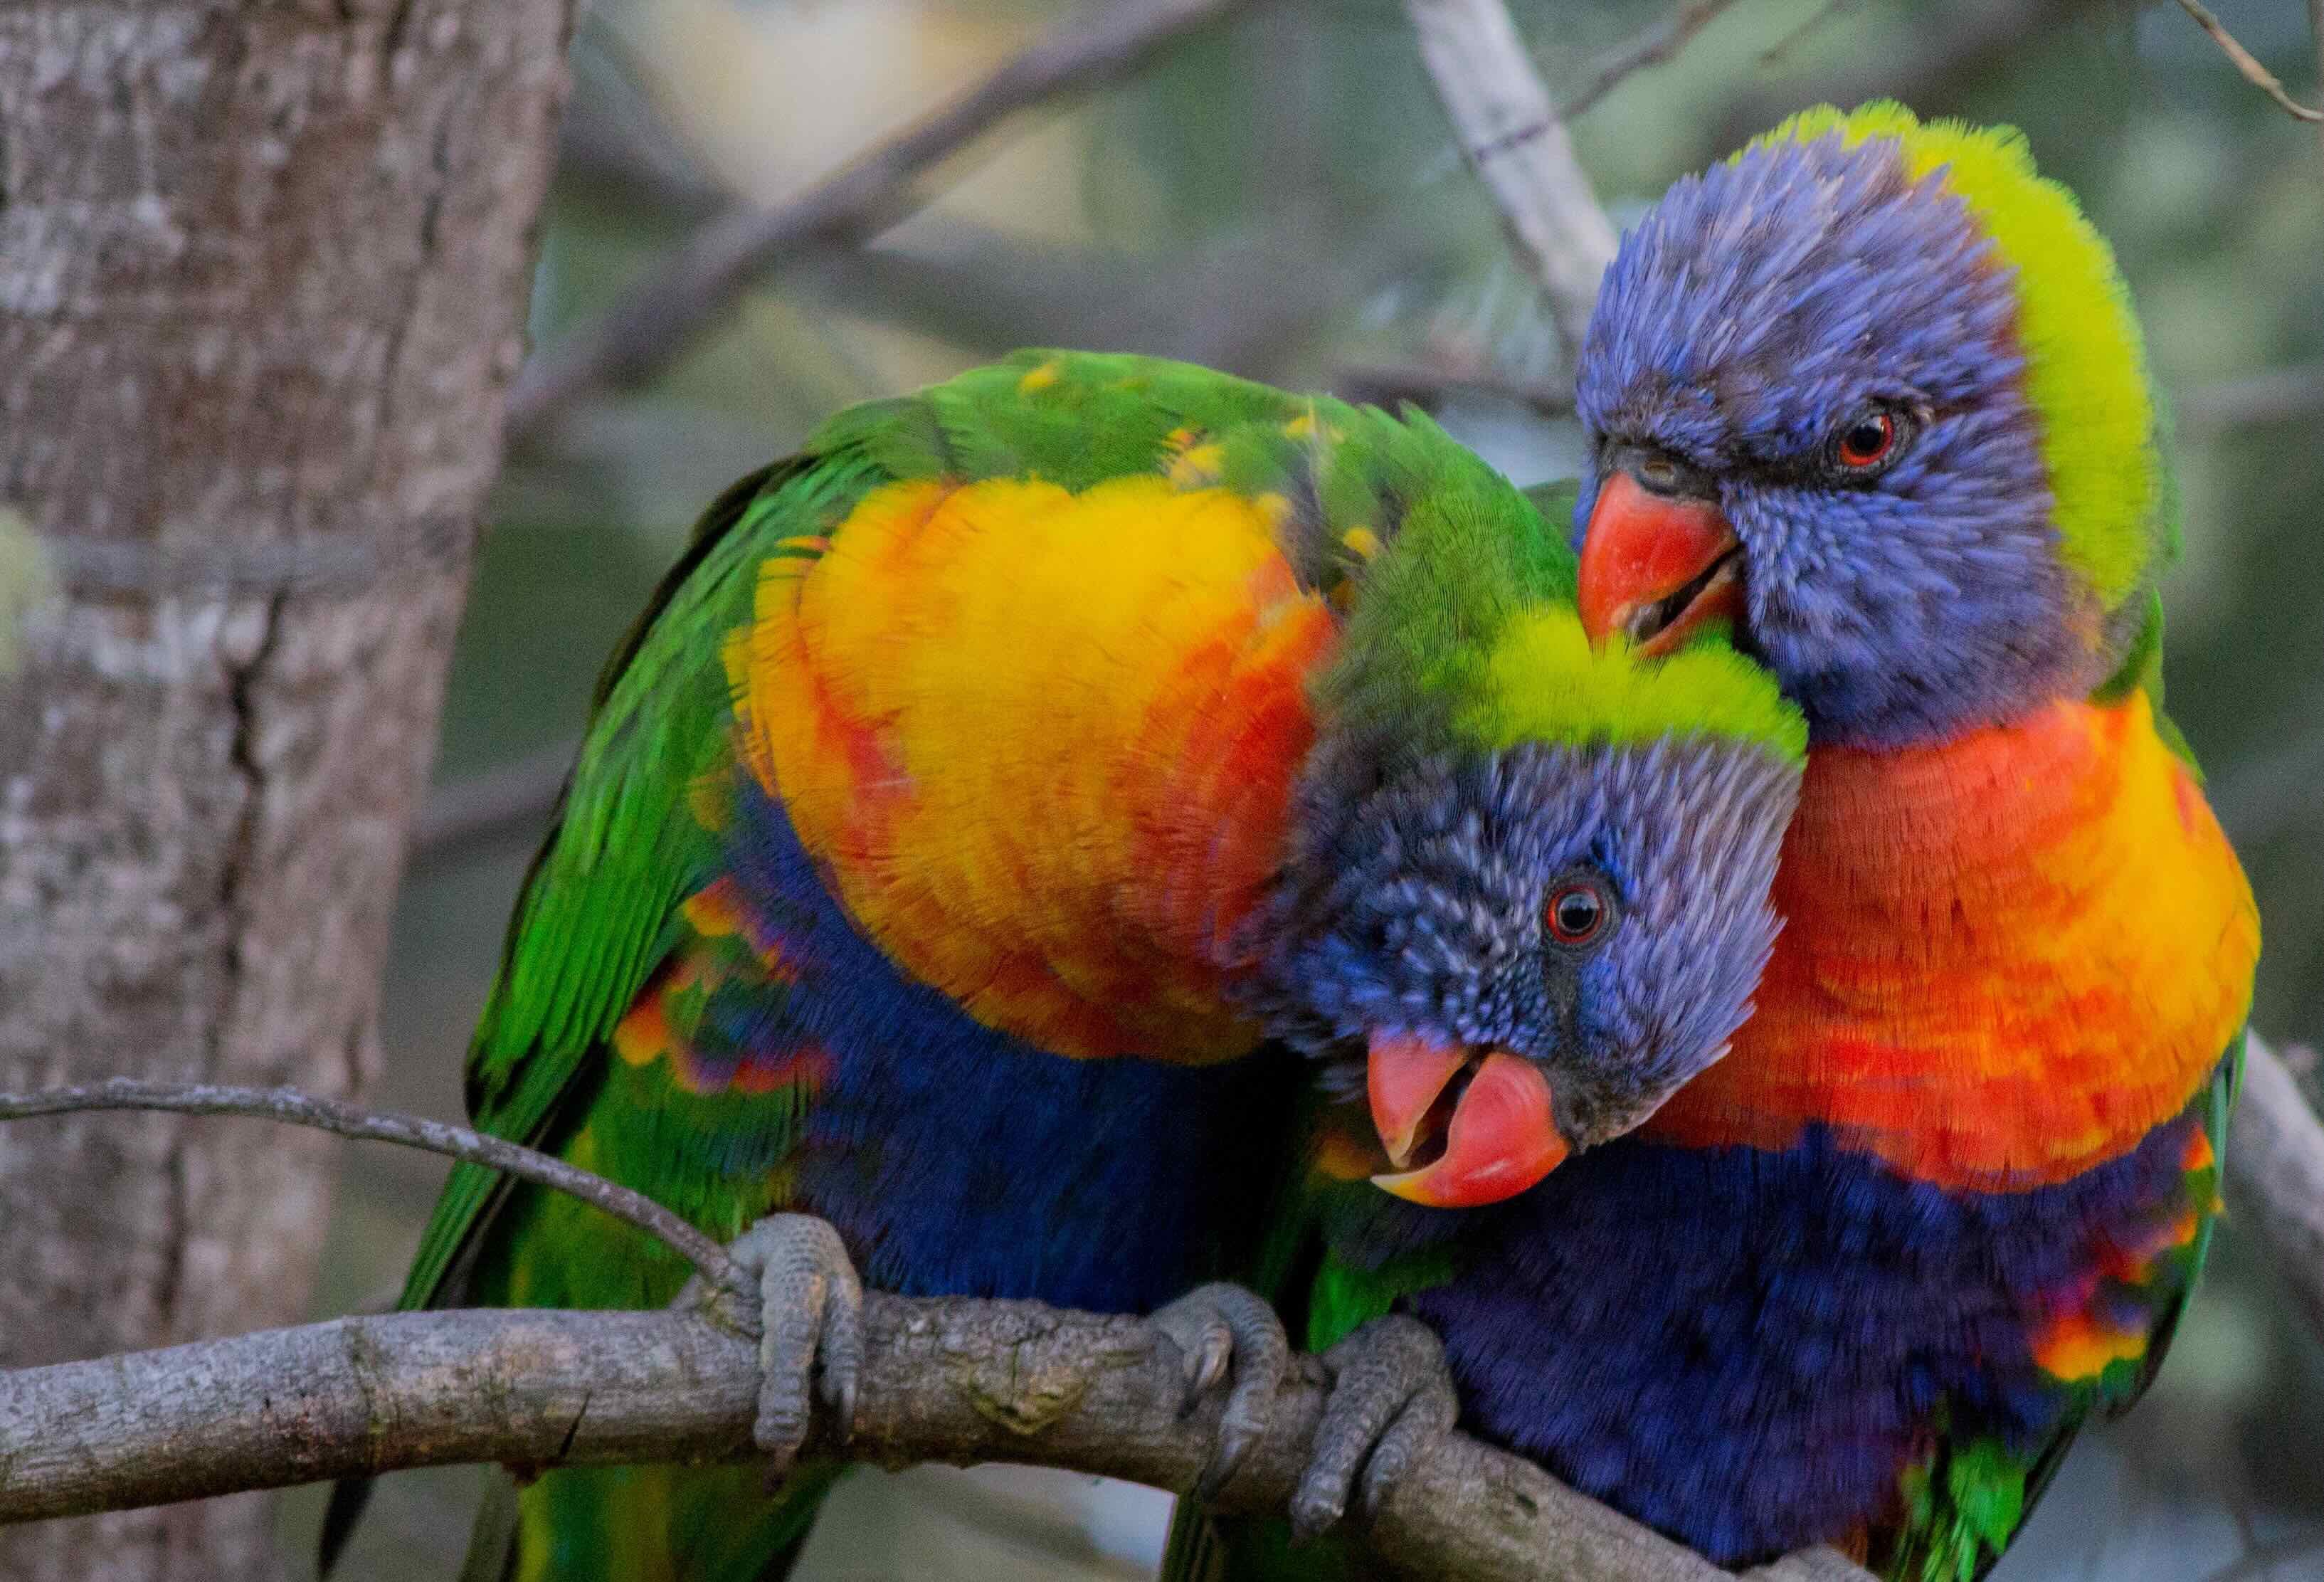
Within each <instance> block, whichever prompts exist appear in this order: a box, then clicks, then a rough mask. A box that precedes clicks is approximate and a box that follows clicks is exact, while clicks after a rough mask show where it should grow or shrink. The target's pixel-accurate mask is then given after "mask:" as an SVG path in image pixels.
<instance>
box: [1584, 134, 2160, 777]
mask: <svg viewBox="0 0 2324 1582" xmlns="http://www.w3.org/2000/svg"><path fill="white" fill-rule="evenodd" d="M2078 365H2079V369H2080V384H2082V385H2083V386H2084V387H2083V388H2081V389H2077V388H2075V386H2076V384H2077V382H2078V381H2077V379H2076V373H2077V367H2078ZM2091 386H2097V387H2098V388H2090V387H2091ZM2126 386H2127V387H2128V388H2125V387H2126ZM1578 402H1579V407H1580V411H1581V415H1582V421H1584V423H1585V424H1586V425H1587V426H1588V428H1589V430H1590V432H1591V439H1592V442H1593V446H1594V458H1595V462H1596V466H1595V467H1594V468H1593V469H1592V472H1591V476H1588V477H1586V478H1585V479H1584V481H1583V486H1582V495H1581V499H1580V502H1579V505H1578V507H1577V512H1576V516H1575V523H1576V528H1577V531H1578V532H1582V533H1583V535H1584V542H1583V569H1582V608H1583V613H1584V618H1585V620H1586V621H1589V622H1590V623H1591V626H1592V633H1593V635H1597V636H1602V635H1604V634H1605V633H1606V632H1607V631H1609V630H1624V631H1627V632H1628V634H1629V635H1630V636H1631V637H1632V639H1633V640H1634V641H1638V642H1641V643H1648V644H1653V643H1656V642H1657V641H1659V642H1661V643H1665V644H1667V645H1675V643H1678V642H1680V641H1683V638H1684V637H1685V636H1686V635H1687V634H1689V632H1690V631H1691V630H1692V626H1693V625H1695V624H1699V618H1700V617H1701V616H1703V615H1708V614H1711V613H1716V612H1717V611H1718V610H1720V609H1721V608H1724V609H1729V610H1733V609H1736V608H1737V607H1738V606H1739V611H1740V614H1741V615H1742V616H1743V620H1742V631H1741V632H1740V634H1739V637H1740V640H1741V642H1742V643H1744V645H1745V646H1747V647H1748V649H1750V650H1751V651H1752V652H1755V653H1757V655H1758V656H1759V657H1760V658H1761V659H1763V660H1764V661H1766V664H1767V665H1768V666H1769V668H1770V669H1772V670H1773V671H1775V673H1776V675H1777V676H1778V677H1779V678H1780V679H1781V680H1782V681H1783V683H1784V689H1785V691H1786V692H1788V693H1789V694H1790V695H1791V696H1793V697H1794V698H1797V699H1798V700H1799V701H1800V702H1801V704H1802V705H1803V708H1805V710H1806V712H1807V715H1808V717H1809V721H1810V725H1811V728H1812V731H1813V732H1814V735H1815V737H1816V739H1817V740H1819V741H1824V742H1849V743H1854V744H1858V745H1875V746H1879V745H1898V744H1902V743H1906V742H1912V741H1923V740H1930V739H1935V738H1939V737H1942V736H1946V735H1951V734H1953V733H1955V732H1957V731H1960V730H1962V729H1967V728H1974V727H1976V726H1980V725H1985V724H1991V723H1997V722H1999V721H2002V720H2006V719H2008V718H2010V717H2015V716H2016V715H2018V714H2021V713H2023V712H2024V711H2025V710H2027V709H2028V708H2032V707H2034V706H2036V705H2038V704H2039V703H2041V702H2043V701H2045V700H2047V699H2049V698H2053V697H2057V696H2061V695H2064V694H2067V693H2069V692H2070V691H2073V690H2075V689H2080V690H2082V691H2087V690H2088V689H2089V688H2090V686H2091V685H2093V684H2094V683H2096V682H2097V681H2099V680H2103V679H2104V677H2105V676H2106V674H2107V671H2108V670H2109V669H2110V668H2111V666H2112V665H2113V664H2114V663H2115V662H2116V661H2119V659H2120V657H2121V655H2122V652H2123V651H2124V650H2126V648H2127V647H2128V646H2129V645H2130V643H2132V642H2133V641H2134V640H2135V638H2136V636H2137V634H2138V632H2139V629H2140V624H2141V622H2142V620H2143V619H2144V615H2145V613H2146V607H2147V600H2146V598H2145V597H2142V596H2144V595H2145V594H2146V593H2147V592H2148V589H2149V588H2150V587H2151V579H2152V570H2153V565H2154V564H2155V562H2156V560H2157V559H2158V557H2157V556H2156V554H2155V553H2154V552H2153V551H2154V550H2155V548H2156V547H2157V545H2158V544H2160V543H2162V542H2164V541H2167V539H2168V530H2167V526H2166V525H2165V524H2164V523H2163V514H2164V505H2165V503H2166V500H2167V495H2168V490H2167V487H2166V486H2165V480H2164V479H2163V477H2162V475H2161V469H2160V465H2159V462H2158V461H2157V460H2156V457H2155V451H2154V448H2153V412H2152V408H2151V404H2150V403H2149V400H2148V396H2147V391H2146V384H2145V377H2144V364H2143V354H2142V353H2141V351H2140V348H2139V345H2138V339H2137V332H2136V328H2135V321H2133V320H2132V319H2130V317H2129V310H2128V308H2127V305H2126V301H2125V300H2124V297H2123V293H2122V289H2121V285H2120V282H2119V279H2118V277H2117V276H2116V273H2115V271H2114V267H2113V263H2112V259H2111V255H2110V254H2108V253H2107V250H2106V247H2105V244H2104V243H2103V242H2102V241H2099V240H2098V237H2097V236H2096V234H2095V233H2094V232H2092V231H2090V229H2089V227H2088V224H2087V222H2085V221H2083V220H2082V219H2081V217H2080V212H2079V210H2078V209H2076V208H2075V207H2074V205H2073V200H2072V199H2071V198H2070V196H2069V195H2067V194H2066V193H2065V191H2064V190H2063V189H2062V188H2059V187H2057V186H2056V184H2055V183H2052V182H2048V181H2044V180H2042V179H2041V178H2040V177H2039V176H2037V175H2036V174H2034V172H2033V165H2032V162H2031V160H2030V159H2029V158H2028V157H2026V155H2025V153H2024V144H2023V142H2022V140H2020V139H2017V138H2016V136H2015V134H2011V133H2004V132H1985V131H1978V130H1974V129H1970V128H1965V127H1960V126H1955V125H1942V124H1940V125H1928V126H1923V125H1920V124H1919V123H1917V122H1915V121H1914V119H1913V118H1912V117H1911V116H1910V115H1909V113H1907V112H1904V111H1903V110H1902V109H1901V108H1900V107H1898V106H1867V107H1866V108H1865V109H1863V110H1860V111H1857V112H1854V113H1852V114H1850V115H1847V116H1842V115H1840V113H1839V112H1837V111H1831V110H1821V111H1815V112H1810V113H1809V114H1808V115H1806V116H1802V117H1800V118H1798V119H1797V120H1796V121H1795V122H1794V123H1792V124H1789V125H1787V126H1786V127H1784V128H1782V129H1779V130H1778V131H1777V132H1775V133H1773V134H1769V135H1768V136H1767V137H1766V138H1765V139H1762V140H1761V141H1759V142H1757V143H1754V144H1752V145H1751V146H1750V147H1749V148H1748V149H1746V150H1745V151H1744V152H1743V153H1741V154H1739V155H1738V156H1737V157H1736V158H1734V159H1733V160H1731V161H1729V162H1725V163H1722V164H1720V165H1719V166H1717V167H1715V168H1713V169H1712V170H1711V171H1706V172H1704V173H1703V174H1701V175H1698V176H1691V177H1688V178H1686V179H1684V180H1681V181H1680V182H1678V183H1677V184H1676V185H1675V186H1674V187H1673V188H1672V189H1671V190H1670V191H1669V192H1668V194H1666V195H1665V197H1664V199H1662V201H1661V202H1660V203H1659V204H1658V205H1656V207H1655V208H1654V210H1653V211H1652V212H1650V213H1649V214H1648V215H1647V217H1646V219H1645V220H1644V221H1642V222H1641V223H1640V224H1639V225H1638V226H1637V227H1636V228H1635V229H1634V230H1633V231H1631V232H1630V233H1629V234H1628V236H1626V237H1625V238H1624V240H1623V244H1622V247H1621V251H1620V254H1619V256H1618V257H1617V259H1616V260H1615V262H1614V264H1613V265H1612V267H1611V268H1610V269H1609V272H1608V273H1607V276H1606V281H1605V284H1604V287H1603V290H1602V291H1601V293H1600V297H1599V300H1598V305H1597V310H1596V312H1595V314H1594V315H1593V317H1592V319H1591V327H1590V333H1589V338H1588V344H1587V347H1586V349H1585V351H1584V354H1583V357H1582V365H1581V368H1580V371H1579V388H1578Z"/></svg>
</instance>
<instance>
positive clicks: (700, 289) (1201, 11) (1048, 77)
mask: <svg viewBox="0 0 2324 1582" xmlns="http://www.w3.org/2000/svg"><path fill="white" fill-rule="evenodd" d="M1252 3H1253V0H1113V3H1112V4H1111V5H1109V6H1108V7H1107V9H1105V10H1104V11H1103V12H1102V13H1101V14H1098V15H1096V16H1094V17H1092V18H1090V19H1088V20H1086V21H1083V22H1078V23H1074V24H1071V25H1069V26H1067V27H1065V28H1062V29H1060V30H1059V31H1058V32H1056V33H1055V34H1054V35H1052V36H1051V37H1049V38H1047V39H1045V40H1043V41H1042V42H1040V43H1038V44H1037V45H1035V46H1034V47H1033V48H1031V49H1029V50H1028V51H1025V52H1024V53H1023V54H1021V55H1019V56H1018V57H1016V58H1015V59H1014V60H1010V62H1009V63H1008V64H1007V65H1005V66H1003V67H1001V69H999V70H998V71H995V72H994V73H993V74H992V75H991V76H990V77H988V78H987V79H984V80H983V81H982V82H981V83H979V84H978V85H977V86H976V87H974V88H971V89H970V90H969V91H968V92H967V93H965V94H964V95H962V96H961V97H959V98H957V99H955V100H954V101H953V102H952V103H951V104H949V105H946V106H945V107H944V108H942V109H940V110H937V111H936V112H935V113H934V114H933V115H931V116H928V117H927V119H925V120H922V121H919V122H918V123H916V124H914V125H912V126H910V127H908V128H907V129H906V130H905V131H903V132H901V133H899V134H897V135H895V136H893V137H891V138H890V139H888V140H887V141H886V142H884V143H880V144H879V145H878V146H876V147H873V148H871V149H869V150H867V151H865V152H864V153H862V155H860V156H859V157H857V158H856V159H854V160H853V161H851V162H849V163H848V164H847V165H846V166H845V167H844V168H843V169H841V170H840V171H836V172H835V173H834V174H833V175H831V176H829V177H827V178H825V180H822V181H821V182H818V183H817V184H816V186H815V187H814V188H812V189H811V190H808V191H807V193H806V194H804V195H803V196H801V197H800V198H798V199H796V200H794V201H792V202H791V203H788V204H787V205H785V206H783V207H782V208H776V209H772V210H762V209H759V208H753V207H751V206H748V205H738V206H736V207H734V208H731V209H729V210H727V211H726V212H725V213H724V214H722V215H720V216H718V217H715V218H714V219H712V220H710V221H708V222H707V223H705V225H704V226H703V227H701V228H700V229H699V230H698V231H696V233H695V234H694V235H693V236H690V237H689V238H687V242H686V243H685V245H682V246H681V247H679V248H678V250H677V251H676V252H674V253H673V254H670V256H669V258H667V259H666V260H664V261H663V262H662V263H661V264H659V265H657V266H656V267H655V268H654V269H653V270H652V271H651V272H650V273H649V274H648V276H647V278H646V279H645V280H644V281H642V282H640V283H639V284H638V285H637V286H635V287H633V288H632V290H631V291H628V292H627V293H626V294H624V296H623V297H622V300H621V301H620V302H619V303H618V304H617V305H616V306H615V307H614V308H613V310H612V311H610V312H608V313H607V314H606V315H605V316H604V318H603V319H600V320H599V321H598V322H597V323H595V324H594V325H591V326H588V327H586V328H582V329H579V330H576V331H572V332H568V334H567V336H566V337H565V338H562V339H560V340H558V341H557V342H555V343H553V344H551V345H550V346H549V347H547V348H545V349H544V350H543V351H541V352H539V353H538V354H536V355H535V356H533V357H532V358H531V359H530V361H529V362H528V363H527V365H526V366H525V369H524V372H523V373H522V374H521V375H519V376H518V379H517V383H516V387H515V389H514V390H512V392H511V393H510V395H509V416H508V427H509V433H510V437H511V439H512V440H518V441H521V440H523V439H529V438H530V437H531V436H533V435H534V434H535V433H537V432H538V431H539V429H540V428H541V427H542V425H544V424H545V423H546V422H547V421H549V419H550V418H551V417H552V416H554V415H555V414H556V412H558V410H560V409H561V408H563V407H565V406H566V405H567V404H568V403H570V402H573V401H574V400H576V399H577V398H578V397H579V396H580V395H581V394H582V393H583V392H585V391H588V390H592V389H596V388H600V387H606V386H611V387H613V388H623V387H627V386H631V385H634V384H639V383H640V382H641V381H642V380H643V379H645V378H646V377H647V376H648V375H650V374H651V373H652V372H653V371H654V370H655V369H656V368H658V367H659V366H660V365H662V364H663V363H666V362H668V361H669V359H671V358H672V357H675V356H678V354H679V353H680V352H682V351H683V350H684V349H685V348H686V347H687V344H688V343H689V342H690V341H691V340H692V339H693V338H694V337H695V336H696V335H698V334H700V333H702V332H703V331H704V330H705V328H708V327H709V325H710V324H711V323H712V322H713V321H714V320H715V319H717V318H718V317H719V316H720V314H721V313H723V312H724V310H725V309H726V308H727V307H728V306H729V305H730V303H731V302H732V301H733V297H734V295H735V293H736V292H738V291H741V290H742V287H743V286H744V285H745V284H747V283H748V282H750V281H751V280H752V278H753V277H754V276H756V275H759V274H761V273H765V272H766V271H768V270H770V269H773V268H775V267H777V266H778V265H779V264H782V263H784V262H786V261H788V259H789V258H791V257H793V256H795V255H796V254H798V253H799V252H801V251H803V250H804V249H806V248H808V247H811V246H814V245H819V244H825V243H830V242H835V241H843V240H853V239H858V238H860V237H862V236H866V235H869V234H871V233H874V232H877V231H879V230H882V229H885V228H886V227H888V226H890V225H892V224H894V223H895V221H896V219H897V218H899V217H900V215H901V214H902V213H903V212H904V211H905V210H907V209H908V208H910V207H911V205H912V201H913V200H912V196H911V194H912V189H913V184H914V183H915V182H916V181H917V180H918V179H919V178H920V177H921V176H923V175H925V174H926V173H927V171H930V170H931V169H933V168H934V167H935V166H936V165H937V164H939V163H940V162H943V161H944V160H945V159H947V158H949V157H950V156H951V155H953V154H954V153H958V152H959V151H960V150H961V149H962V148H964V147H965V146H966V145H967V144H969V143H973V142H974V141H975V140H976V139H977V138H979V137H982V135H984V134H985V133H987V132H989V131H991V129H992V128H993V127H995V126H997V125H1000V124H1001V122H1003V121H1005V120H1007V119H1008V118H1009V117H1010V116H1013V115H1015V114H1016V113H1017V112H1018V111H1019V110H1022V109H1025V108H1027V107H1028V106H1035V105H1038V104H1041V103H1043V102H1044V101H1046V100H1048V99H1051V98H1055V97H1057V96H1059V95H1062V94H1067V93H1073V92H1075V91H1078V90H1081V89H1084V88H1092V87H1094V86H1096V85H1098V84H1100V83H1102V82H1104V81H1106V80H1108V79H1111V78H1113V77H1116V76H1119V75H1120V74H1121V73H1123V72H1126V71H1130V70H1133V69H1136V68H1137V67H1138V66H1139V64H1141V63H1142V62H1143V61H1144V60H1146V59H1147V58H1148V56H1149V55H1151V54H1152V53H1153V52H1154V51H1157V50H1158V49H1160V48H1161V47H1162V46H1164V45H1166V44H1167V43H1169V42H1171V41H1173V40H1174V39H1176V38H1177V37H1178V36H1179V35H1181V34H1182V33H1185V32H1187V31H1188V30H1190V29H1192V28H1194V27H1197V26H1200V25H1202V24H1203V23H1211V22H1215V21H1218V20H1219V19H1220V18H1222V17H1224V16H1226V15H1228V14H1231V13H1232V12H1234V11H1235V10H1237V9H1239V8H1240V7H1241V6H1244V5H1250V4H1252Z"/></svg>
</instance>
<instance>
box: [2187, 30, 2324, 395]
mask: <svg viewBox="0 0 2324 1582" xmlns="http://www.w3.org/2000/svg"><path fill="white" fill-rule="evenodd" d="M2317 3H2318V4H2319V5H2324V0H2317ZM2174 409H2175V412H2176V414H2177V417H2178V420H2179V427H2180V429H2181V431H2182V432H2185V433H2190V434H2213V433H2217V432H2218V431H2219V430H2224V429H2237V428H2244V427H2247V426H2251V425H2255V424H2260V423H2288V422H2297V421H2300V420H2301V419H2302V418H2312V417H2315V416H2316V415H2318V414H2319V413H2324V363H2303V364H2301V365H2298V366H2295V367H2290V368H2277V369H2274V370H2273V371H2271V372H2269V373H2265V374H2253V375H2246V377H2244V378H2241V379H2223V380H2221V381H2219V382H2218V384H2199V385H2197V386H2196V387H2195V388H2194V389H2192V390H2190V391H2187V392H2185V393H2182V394H2181V396H2180V397H2179V399H2178V401H2177V402H2175V403H2174Z"/></svg>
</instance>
